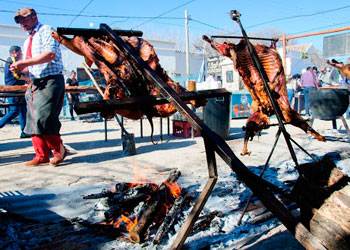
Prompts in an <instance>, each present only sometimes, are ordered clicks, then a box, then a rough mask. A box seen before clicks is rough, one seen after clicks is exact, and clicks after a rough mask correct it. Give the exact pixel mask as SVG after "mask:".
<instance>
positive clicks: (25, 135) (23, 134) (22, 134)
mask: <svg viewBox="0 0 350 250" xmlns="http://www.w3.org/2000/svg"><path fill="white" fill-rule="evenodd" d="M30 137H32V135H29V134H26V133H24V132H22V133H21V136H20V137H19V138H21V139H24V138H30Z"/></svg>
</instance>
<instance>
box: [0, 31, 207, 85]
mask: <svg viewBox="0 0 350 250" xmlns="http://www.w3.org/2000/svg"><path fill="white" fill-rule="evenodd" d="M26 38H27V34H26V33H25V32H24V31H23V30H22V28H20V27H18V26H13V25H0V58H2V59H5V60H6V59H7V57H8V56H9V48H10V47H11V46H12V45H18V46H22V45H23V42H24V40H25V39H26ZM148 41H149V42H150V43H151V44H152V45H153V47H154V49H155V51H156V53H157V55H158V58H159V61H160V64H161V66H162V67H163V68H164V69H165V70H166V71H167V73H168V75H169V76H170V77H172V78H174V77H181V76H186V74H187V73H186V55H185V52H183V51H178V50H176V49H175V47H176V42H172V41H159V40H148ZM61 50H62V58H63V65H64V67H65V70H64V75H65V76H66V77H68V76H69V72H70V71H71V70H77V69H78V68H82V63H83V62H84V58H83V57H82V56H79V55H77V54H76V53H74V52H72V51H71V50H69V49H67V48H66V47H64V46H62V47H61ZM189 58H190V75H196V74H198V73H199V71H200V66H201V63H202V54H200V53H190V56H189ZM93 67H95V66H93ZM3 69H4V62H2V61H0V85H4V72H3V71H4V70H3Z"/></svg>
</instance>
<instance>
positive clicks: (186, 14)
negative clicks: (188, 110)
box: [185, 9, 190, 81]
mask: <svg viewBox="0 0 350 250" xmlns="http://www.w3.org/2000/svg"><path fill="white" fill-rule="evenodd" d="M185 33H186V73H187V81H188V80H189V79H190V55H189V38H188V13H187V9H185Z"/></svg>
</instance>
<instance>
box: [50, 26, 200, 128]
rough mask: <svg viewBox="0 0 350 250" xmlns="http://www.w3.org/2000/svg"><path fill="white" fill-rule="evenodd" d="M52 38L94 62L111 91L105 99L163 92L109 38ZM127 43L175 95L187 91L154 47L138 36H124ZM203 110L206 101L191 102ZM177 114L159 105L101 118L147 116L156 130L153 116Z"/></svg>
mask: <svg viewBox="0 0 350 250" xmlns="http://www.w3.org/2000/svg"><path fill="white" fill-rule="evenodd" d="M52 37H53V38H54V39H55V40H57V41H58V42H59V43H61V44H63V45H64V46H66V47H67V48H68V49H70V50H72V51H73V52H75V53H77V54H79V55H81V56H84V58H85V61H86V63H87V65H88V66H89V67H91V65H92V64H93V63H94V64H95V65H96V66H97V67H98V69H99V70H100V71H101V73H102V74H103V75H104V77H105V79H106V81H107V84H108V85H107V88H106V90H105V92H104V99H121V98H123V97H128V96H130V97H135V96H147V95H159V94H160V92H159V91H158V90H157V89H156V87H155V86H154V84H153V83H152V82H150V81H148V80H147V79H146V78H145V77H144V76H143V74H142V72H141V71H140V68H139V66H138V65H136V64H135V63H133V62H132V61H131V60H128V59H127V58H126V56H125V55H124V54H123V53H122V52H121V51H120V49H118V47H117V46H116V45H115V44H114V42H113V41H111V40H110V39H109V38H108V37H107V36H103V37H101V38H96V37H83V36H74V37H73V38H68V37H65V36H62V35H59V34H58V33H57V32H56V31H53V32H52ZM121 38H122V39H123V41H124V42H126V43H128V44H129V45H130V46H131V47H133V48H134V49H135V51H136V52H137V53H138V55H139V56H140V57H141V58H142V59H143V60H144V61H145V62H147V64H148V65H149V66H150V67H151V68H152V69H153V70H154V71H155V73H156V74H157V75H158V76H159V77H160V78H161V79H162V80H163V81H164V82H165V83H166V84H167V85H169V86H170V87H171V88H172V89H173V90H175V92H177V93H179V92H184V91H186V89H185V88H183V87H182V86H180V85H179V84H178V83H176V82H174V81H173V80H172V79H171V78H170V77H169V76H168V75H167V74H166V71H165V70H164V69H163V68H162V67H161V65H160V64H159V59H158V56H157V55H156V53H155V51H154V49H153V46H152V45H151V44H150V43H149V42H147V41H146V40H144V39H142V38H138V37H134V36H133V37H127V36H122V37H121ZM191 103H192V104H193V105H194V106H196V107H199V106H201V105H204V104H205V101H191ZM175 112H176V109H175V107H174V106H173V105H171V104H169V103H168V104H161V105H155V106H145V107H142V108H130V109H124V110H120V109H119V110H115V111H104V112H101V116H102V117H105V118H112V117H114V116H115V115H116V114H119V115H121V116H124V117H126V118H130V119H134V120H137V119H140V118H141V117H143V115H146V116H147V118H148V119H149V121H150V123H151V126H152V131H153V125H152V117H154V116H156V117H168V116H170V115H172V114H174V113H175Z"/></svg>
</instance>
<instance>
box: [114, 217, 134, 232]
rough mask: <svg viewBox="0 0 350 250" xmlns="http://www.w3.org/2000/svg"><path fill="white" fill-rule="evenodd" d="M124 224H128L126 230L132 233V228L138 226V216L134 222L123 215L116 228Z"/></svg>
mask: <svg viewBox="0 0 350 250" xmlns="http://www.w3.org/2000/svg"><path fill="white" fill-rule="evenodd" d="M122 222H124V223H125V224H126V230H127V231H131V230H132V228H133V227H134V226H135V225H136V224H137V216H136V218H135V220H134V221H132V220H131V219H130V218H128V217H126V216H125V215H123V214H122V215H121V218H120V219H119V220H117V221H116V222H115V223H114V227H115V228H119V226H120V223H122Z"/></svg>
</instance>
